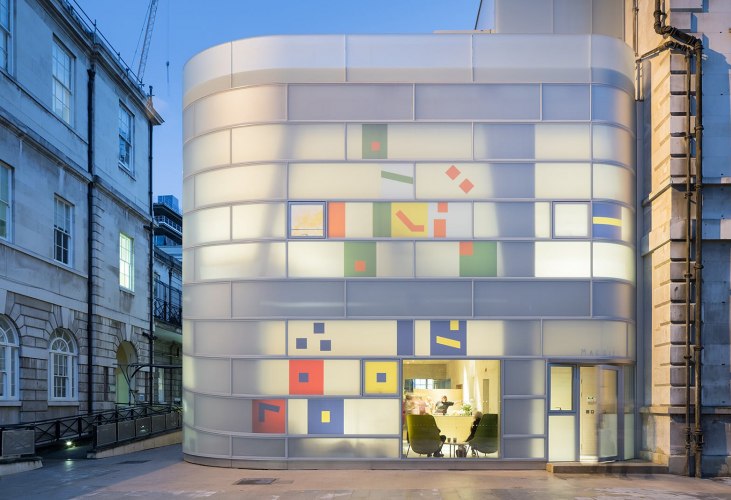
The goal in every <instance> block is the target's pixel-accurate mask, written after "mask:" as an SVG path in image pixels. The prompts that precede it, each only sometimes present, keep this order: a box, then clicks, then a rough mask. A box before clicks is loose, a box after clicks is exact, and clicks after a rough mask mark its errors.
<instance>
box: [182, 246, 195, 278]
mask: <svg viewBox="0 0 731 500" xmlns="http://www.w3.org/2000/svg"><path fill="white" fill-rule="evenodd" d="M193 253H194V252H193V249H192V248H191V249H190V250H183V283H190V282H191V281H193V271H194V264H195V261H194V259H193Z"/></svg>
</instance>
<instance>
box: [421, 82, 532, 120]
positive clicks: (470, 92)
mask: <svg viewBox="0 0 731 500" xmlns="http://www.w3.org/2000/svg"><path fill="white" fill-rule="evenodd" d="M415 102H416V119H417V120H443V119H447V120H460V119H463V120H537V119H539V117H540V104H539V103H540V95H539V87H538V85H417V86H416V97H415Z"/></svg>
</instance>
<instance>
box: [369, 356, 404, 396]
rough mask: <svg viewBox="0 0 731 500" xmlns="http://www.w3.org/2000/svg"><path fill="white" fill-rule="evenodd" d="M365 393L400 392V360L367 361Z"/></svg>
mask: <svg viewBox="0 0 731 500" xmlns="http://www.w3.org/2000/svg"><path fill="white" fill-rule="evenodd" d="M363 378H364V379H365V394H396V393H398V362H396V361H365V362H364V374H363Z"/></svg>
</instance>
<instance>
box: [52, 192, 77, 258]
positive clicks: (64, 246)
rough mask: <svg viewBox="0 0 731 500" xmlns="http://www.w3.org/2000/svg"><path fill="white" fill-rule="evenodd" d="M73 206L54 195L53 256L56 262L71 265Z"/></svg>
mask: <svg viewBox="0 0 731 500" xmlns="http://www.w3.org/2000/svg"><path fill="white" fill-rule="evenodd" d="M73 215H74V207H73V206H72V205H71V204H70V203H67V202H65V201H64V200H62V199H61V198H58V197H56V200H55V205H54V223H53V241H54V243H53V258H54V259H56V260H57V261H58V262H62V263H64V264H66V265H71V255H72V248H71V228H72V224H73Z"/></svg>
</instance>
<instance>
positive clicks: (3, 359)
mask: <svg viewBox="0 0 731 500" xmlns="http://www.w3.org/2000/svg"><path fill="white" fill-rule="evenodd" d="M19 387H20V336H19V335H18V332H17V330H16V329H15V327H14V326H13V324H12V323H11V322H10V321H9V320H8V319H7V317H5V316H3V315H0V401H18V399H19V396H18V395H19V393H20V390H19Z"/></svg>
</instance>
